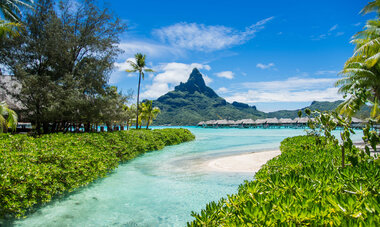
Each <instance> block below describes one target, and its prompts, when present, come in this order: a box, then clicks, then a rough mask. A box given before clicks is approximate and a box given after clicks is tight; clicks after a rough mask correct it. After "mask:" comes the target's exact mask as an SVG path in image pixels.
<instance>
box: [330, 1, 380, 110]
mask: <svg viewBox="0 0 380 227" xmlns="http://www.w3.org/2000/svg"><path fill="white" fill-rule="evenodd" d="M379 5H380V0H376V1H372V2H370V3H369V4H368V5H367V6H366V7H365V8H364V9H363V10H362V13H363V14H367V13H371V12H376V14H377V15H376V16H377V18H376V19H374V20H368V21H367V24H366V26H365V30H363V31H361V32H358V33H357V34H356V35H355V36H354V38H353V40H352V43H353V44H355V52H354V54H353V55H352V57H351V58H350V59H348V61H347V62H346V64H345V66H344V69H343V71H342V72H341V74H342V76H343V78H342V79H340V80H339V81H338V82H337V83H336V85H337V86H340V89H339V91H340V92H341V93H343V94H345V95H346V96H349V98H348V99H347V100H346V101H345V102H344V103H343V104H342V105H341V106H340V112H341V113H345V114H348V115H350V116H352V115H353V114H354V113H355V112H356V111H357V110H358V109H359V108H360V107H361V106H363V105H365V104H366V103H367V102H371V103H372V104H373V106H374V108H375V109H377V106H378V104H379V101H380V64H379V60H380V21H379V16H380V8H379Z"/></svg>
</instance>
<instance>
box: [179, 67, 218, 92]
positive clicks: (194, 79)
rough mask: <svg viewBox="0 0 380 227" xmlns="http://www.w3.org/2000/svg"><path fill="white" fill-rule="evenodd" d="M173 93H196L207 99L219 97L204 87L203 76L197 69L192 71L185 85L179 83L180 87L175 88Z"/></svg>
mask: <svg viewBox="0 0 380 227" xmlns="http://www.w3.org/2000/svg"><path fill="white" fill-rule="evenodd" d="M175 91H185V92H189V93H194V92H196V91H197V92H199V93H202V94H204V95H206V96H208V97H212V98H216V97H219V96H218V95H217V94H216V93H215V92H214V90H212V89H211V88H209V87H207V86H206V83H205V81H204V79H203V76H202V74H201V73H200V72H199V70H198V69H197V68H194V69H193V71H192V72H191V74H190V76H189V79H188V80H187V82H186V83H180V85H178V86H176V87H175Z"/></svg>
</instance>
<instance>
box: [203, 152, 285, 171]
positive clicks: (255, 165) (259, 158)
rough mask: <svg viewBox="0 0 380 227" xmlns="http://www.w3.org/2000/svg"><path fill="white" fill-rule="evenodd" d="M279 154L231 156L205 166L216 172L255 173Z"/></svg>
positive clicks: (254, 153)
mask: <svg viewBox="0 0 380 227" xmlns="http://www.w3.org/2000/svg"><path fill="white" fill-rule="evenodd" d="M280 154H281V151H280V150H272V151H262V152H253V153H248V154H239V155H232V156H226V157H223V158H217V159H213V160H210V161H208V163H207V166H208V168H209V169H210V170H211V171H217V172H239V173H250V172H257V171H259V169H260V168H261V166H263V165H264V164H265V163H267V161H269V160H271V159H272V158H274V157H276V156H278V155H280Z"/></svg>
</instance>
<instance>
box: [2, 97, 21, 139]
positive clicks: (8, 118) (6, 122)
mask: <svg viewBox="0 0 380 227" xmlns="http://www.w3.org/2000/svg"><path fill="white" fill-rule="evenodd" d="M17 121H18V117H17V114H16V112H15V111H13V110H11V109H10V108H9V107H8V105H7V104H6V103H5V102H0V133H2V132H7V131H8V128H11V129H12V130H13V131H15V130H16V127H17Z"/></svg>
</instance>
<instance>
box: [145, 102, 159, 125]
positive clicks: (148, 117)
mask: <svg viewBox="0 0 380 227" xmlns="http://www.w3.org/2000/svg"><path fill="white" fill-rule="evenodd" d="M159 113H160V108H158V107H153V101H151V100H146V101H145V102H143V103H141V119H143V120H144V121H145V122H146V129H148V128H149V125H151V124H152V122H153V120H154V119H156V117H157V115H158V114H159Z"/></svg>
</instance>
